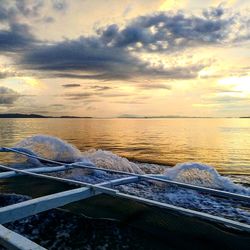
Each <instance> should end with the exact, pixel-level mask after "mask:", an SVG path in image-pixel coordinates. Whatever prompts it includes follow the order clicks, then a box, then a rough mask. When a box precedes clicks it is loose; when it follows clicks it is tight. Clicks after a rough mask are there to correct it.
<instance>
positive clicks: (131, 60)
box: [20, 7, 250, 81]
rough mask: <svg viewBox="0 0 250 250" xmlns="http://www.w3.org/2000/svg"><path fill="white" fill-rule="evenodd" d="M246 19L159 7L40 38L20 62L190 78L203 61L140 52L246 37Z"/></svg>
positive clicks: (121, 75)
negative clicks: (173, 61) (156, 60)
mask: <svg viewBox="0 0 250 250" xmlns="http://www.w3.org/2000/svg"><path fill="white" fill-rule="evenodd" d="M249 20H250V19H249V18H247V17H245V20H244V18H243V17H242V16H241V15H239V14H238V13H231V12H230V11H229V10H226V9H223V8H222V7H217V8H210V9H206V10H204V11H203V12H202V14H197V15H191V14H185V13H183V12H177V13H172V12H160V13H155V14H153V15H147V16H141V17H138V18H135V19H134V20H132V21H131V22H130V23H128V24H127V25H126V26H125V27H123V28H121V27H119V26H118V25H116V24H112V25H109V26H107V27H105V28H102V29H98V30H97V31H96V32H97V33H96V35H94V36H89V37H86V36H81V37H79V38H77V39H73V40H64V41H61V42H57V43H56V42H55V43H50V44H47V43H42V44H40V46H36V48H35V49H33V50H30V51H28V52H26V53H25V54H24V55H23V57H22V58H21V61H20V64H21V65H22V66H23V67H24V68H25V69H29V70H37V71H42V72H46V74H48V72H49V74H50V76H51V77H68V78H79V79H97V80H106V81H109V80H129V79H133V78H141V77H144V78H145V77H150V78H153V79H160V78H161V79H192V78H196V77H197V75H198V72H199V71H200V70H201V69H203V68H204V67H206V66H207V65H206V64H204V63H199V62H198V63H195V64H188V65H182V66H180V65H176V66H166V65H164V64H163V63H162V64H160V65H157V66H155V65H152V63H151V62H150V61H146V60H142V59H141V58H140V52H147V53H152V52H157V53H162V52H164V53H172V52H176V51H180V50H182V49H186V48H190V47H191V48H193V47H199V46H206V45H222V44H233V43H235V42H236V41H242V40H249V37H250V33H249V29H247V28H246V27H247V26H246V25H245V24H246V23H247V22H249ZM239 27H240V29H239ZM30 39H31V37H30V38H29V40H30Z"/></svg>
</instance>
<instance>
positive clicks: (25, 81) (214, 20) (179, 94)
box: [0, 0, 250, 117]
mask: <svg viewBox="0 0 250 250" xmlns="http://www.w3.org/2000/svg"><path fill="white" fill-rule="evenodd" d="M0 113H25V114H30V113H36V114H41V115H51V116H62V115H74V116H93V117H117V116H124V115H134V116H164V115H166V116H168V115H171V116H172V115H174V116H175V115H177V116H214V117H226V116H233V117H235V116H237V117H238V116H250V1H249V0H229V1H217V0H203V1H199V0H183V1H182V0H180V1H175V0H123V1H118V0H74V1H70V0H16V1H15V0H0Z"/></svg>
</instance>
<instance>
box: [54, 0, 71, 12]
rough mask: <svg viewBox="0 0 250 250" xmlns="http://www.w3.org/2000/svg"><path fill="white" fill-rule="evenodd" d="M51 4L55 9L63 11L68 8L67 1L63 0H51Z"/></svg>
mask: <svg viewBox="0 0 250 250" xmlns="http://www.w3.org/2000/svg"><path fill="white" fill-rule="evenodd" d="M52 6H53V8H54V10H56V11H65V10H66V9H67V8H68V3H67V2H66V1H65V0H52Z"/></svg>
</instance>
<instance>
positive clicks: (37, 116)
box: [0, 113, 92, 118]
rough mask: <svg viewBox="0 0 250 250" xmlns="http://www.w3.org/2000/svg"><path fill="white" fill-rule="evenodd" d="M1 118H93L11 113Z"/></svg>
mask: <svg viewBox="0 0 250 250" xmlns="http://www.w3.org/2000/svg"><path fill="white" fill-rule="evenodd" d="M0 118H92V117H90V116H84V117H81V116H44V115H38V114H19V113H15V114H12V113H9V114H0Z"/></svg>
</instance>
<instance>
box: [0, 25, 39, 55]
mask: <svg viewBox="0 0 250 250" xmlns="http://www.w3.org/2000/svg"><path fill="white" fill-rule="evenodd" d="M34 42H35V39H34V37H33V35H32V34H31V33H30V31H29V27H28V26H27V25H25V24H17V23H14V24H11V25H10V28H9V29H8V30H3V29H2V30H1V29H0V51H1V52H3V53H4V52H17V51H21V50H23V49H25V48H28V47H29V46H31V45H32V43H34Z"/></svg>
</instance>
